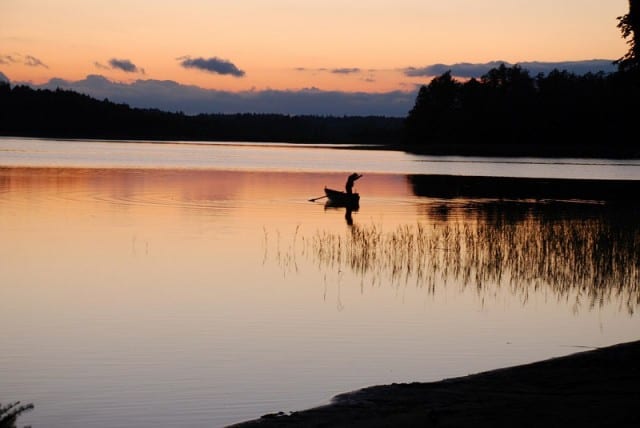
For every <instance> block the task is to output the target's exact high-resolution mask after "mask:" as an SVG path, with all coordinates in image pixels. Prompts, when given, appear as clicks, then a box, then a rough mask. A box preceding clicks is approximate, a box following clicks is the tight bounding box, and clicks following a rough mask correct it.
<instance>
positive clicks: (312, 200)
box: [309, 195, 327, 202]
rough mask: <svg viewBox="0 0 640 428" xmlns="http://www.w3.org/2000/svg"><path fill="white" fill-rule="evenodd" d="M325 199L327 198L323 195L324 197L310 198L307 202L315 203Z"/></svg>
mask: <svg viewBox="0 0 640 428" xmlns="http://www.w3.org/2000/svg"><path fill="white" fill-rule="evenodd" d="M326 197H327V195H324V196H318V197H317V198H311V199H309V202H315V201H317V200H318V199H322V198H326Z"/></svg>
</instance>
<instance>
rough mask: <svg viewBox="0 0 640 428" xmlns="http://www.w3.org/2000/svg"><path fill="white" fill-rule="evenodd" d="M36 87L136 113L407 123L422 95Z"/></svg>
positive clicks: (147, 84) (106, 84)
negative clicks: (381, 119) (358, 118)
mask: <svg viewBox="0 0 640 428" xmlns="http://www.w3.org/2000/svg"><path fill="white" fill-rule="evenodd" d="M31 86H33V87H36V88H46V89H56V88H61V89H70V90H74V91H77V92H80V93H84V94H87V95H90V96H92V97H95V98H97V99H105V98H108V99H109V100H111V101H114V102H119V103H126V104H129V105H130V106H132V107H140V108H158V109H161V110H165V111H182V112H184V113H186V114H199V113H229V114H231V113H274V114H289V115H325V116H369V115H376V116H390V117H404V116H406V115H407V113H408V112H409V110H410V109H411V108H412V107H413V104H414V103H415V98H416V95H417V89H416V90H412V91H391V92H386V93H368V92H340V91H322V90H319V89H317V88H307V89H302V90H295V91H294V90H286V91H283V90H277V91H276V90H263V91H259V90H248V91H241V92H230V91H219V90H211V89H204V88H201V87H198V86H193V85H183V84H180V83H177V82H174V81H171V80H151V79H147V80H136V81H135V82H132V83H121V82H112V81H110V80H108V79H107V78H105V77H103V76H100V75H91V76H87V77H86V78H85V79H83V80H79V81H73V82H72V81H66V80H62V79H52V80H50V81H49V82H48V83H46V84H44V85H37V86H34V85H31ZM412 89H414V88H412Z"/></svg>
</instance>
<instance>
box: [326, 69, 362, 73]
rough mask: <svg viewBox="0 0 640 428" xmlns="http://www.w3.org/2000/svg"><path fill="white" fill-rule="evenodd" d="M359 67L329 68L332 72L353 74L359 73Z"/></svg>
mask: <svg viewBox="0 0 640 428" xmlns="http://www.w3.org/2000/svg"><path fill="white" fill-rule="evenodd" d="M360 71H361V70H360V69H359V68H334V69H332V70H331V72H332V73H333V74H354V73H360Z"/></svg>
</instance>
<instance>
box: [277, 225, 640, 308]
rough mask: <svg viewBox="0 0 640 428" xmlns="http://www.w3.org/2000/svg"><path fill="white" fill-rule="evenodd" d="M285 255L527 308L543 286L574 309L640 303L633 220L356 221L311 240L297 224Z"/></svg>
mask: <svg viewBox="0 0 640 428" xmlns="http://www.w3.org/2000/svg"><path fill="white" fill-rule="evenodd" d="M297 241H299V242H300V244H301V245H299V246H298V247H296V242H297ZM279 251H280V250H279ZM284 251H285V253H288V252H290V253H291V254H289V255H287V256H286V257H285V256H282V255H281V254H278V256H277V259H278V261H279V263H280V264H281V266H282V267H284V268H288V269H290V268H291V265H292V264H294V263H295V260H296V258H297V257H298V256H302V257H304V258H307V259H308V258H311V259H312V262H313V263H314V264H315V265H316V266H317V267H318V268H319V269H320V270H321V271H322V272H324V274H325V277H326V274H327V273H330V272H334V273H335V272H344V271H350V272H351V273H352V274H354V275H356V276H357V277H359V278H360V280H361V283H362V284H365V283H369V284H371V285H381V284H383V283H384V284H389V285H391V286H395V287H398V286H400V285H403V284H411V283H413V284H415V285H416V286H418V287H423V288H425V289H427V290H428V291H429V292H431V293H433V292H435V290H436V288H437V287H441V286H446V285H447V283H449V282H454V281H455V282H456V283H459V284H462V286H463V287H464V288H467V287H473V288H474V289H475V290H476V292H477V293H478V294H479V295H482V296H486V295H487V294H491V293H492V291H491V290H492V289H494V288H496V289H500V288H505V289H507V290H509V291H510V292H511V293H513V294H515V295H517V296H519V297H520V298H521V301H522V303H523V304H525V303H526V302H527V300H528V297H529V293H530V292H531V291H532V290H533V291H537V290H540V289H541V288H542V287H544V288H545V289H548V290H550V291H551V292H552V293H553V295H555V296H556V298H557V299H564V300H567V301H568V303H570V304H571V305H572V307H573V309H574V310H576V311H577V310H580V309H588V310H590V309H593V308H595V307H601V306H602V305H604V304H605V303H606V302H611V301H612V300H614V299H615V300H617V301H618V302H619V304H620V306H621V308H625V309H626V310H627V311H628V312H629V313H633V312H634V311H635V310H636V308H637V307H638V306H639V305H640V231H639V229H638V226H636V225H635V223H634V222H632V223H622V224H620V223H616V222H609V221H603V219H601V218H585V219H581V220H576V219H575V218H570V219H562V218H551V219H549V218H544V217H542V218H541V217H538V216H533V215H531V216H525V217H523V218H520V219H518V220H517V221H514V220H513V219H510V218H506V217H504V216H487V217H481V218H472V219H469V218H465V219H458V220H447V221H435V222H431V223H423V222H418V223H416V224H404V225H399V226H397V227H396V228H395V229H393V230H388V231H383V228H382V227H381V226H380V225H376V224H371V225H355V226H353V227H351V228H349V229H348V230H347V231H346V232H344V233H335V232H329V231H323V230H317V231H316V232H315V233H314V234H313V235H312V236H310V237H305V236H304V235H301V232H300V228H299V227H297V228H296V230H295V233H294V239H293V242H292V245H290V246H289V247H288V248H287V249H285V250H284ZM295 265H296V269H297V264H295ZM570 299H571V300H570Z"/></svg>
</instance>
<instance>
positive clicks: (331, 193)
mask: <svg viewBox="0 0 640 428" xmlns="http://www.w3.org/2000/svg"><path fill="white" fill-rule="evenodd" d="M324 194H325V195H326V196H327V199H328V200H329V202H330V203H331V204H332V205H334V206H346V207H357V206H358V204H359V202H360V195H359V194H358V193H346V192H342V191H340V190H334V189H329V188H327V187H325V188H324Z"/></svg>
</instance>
